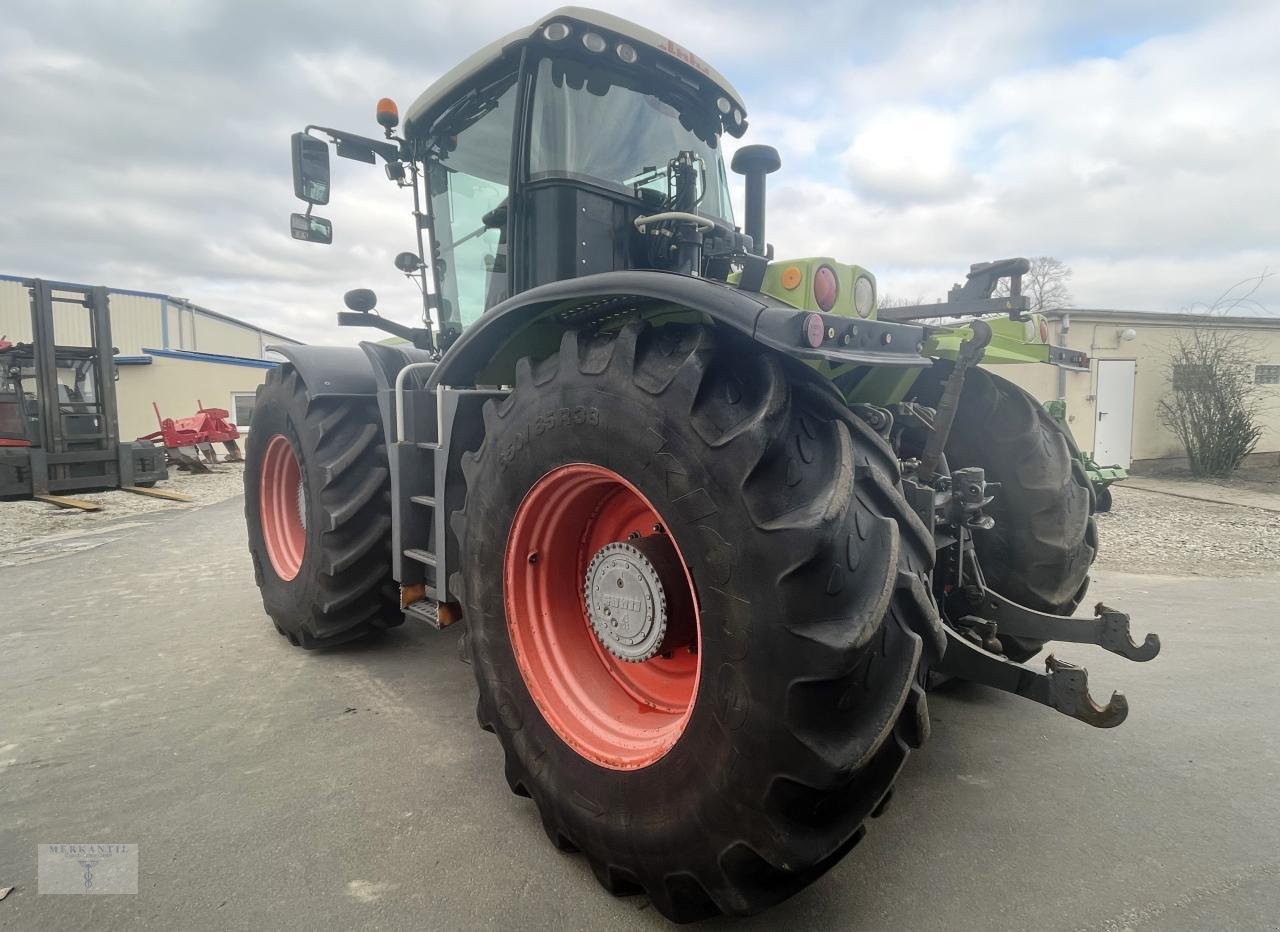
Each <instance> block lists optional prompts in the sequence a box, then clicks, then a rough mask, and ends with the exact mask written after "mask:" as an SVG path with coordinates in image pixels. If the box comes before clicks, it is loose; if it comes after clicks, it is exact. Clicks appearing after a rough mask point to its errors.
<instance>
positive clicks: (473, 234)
mask: <svg viewBox="0 0 1280 932" xmlns="http://www.w3.org/2000/svg"><path fill="white" fill-rule="evenodd" d="M379 121H380V122H381V123H382V125H383V126H384V127H385V128H386V136H387V139H389V140H390V141H391V142H390V143H384V142H382V141H380V140H369V139H364V138H363V137H357V136H353V135H352V134H350V133H345V132H342V131H338V130H331V129H326V128H323V127H308V135H309V134H310V132H311V131H312V130H315V131H317V133H318V134H321V135H327V136H329V138H330V139H332V140H333V141H334V142H335V143H336V145H337V152H338V154H339V155H340V156H346V157H351V158H357V159H359V160H362V161H370V162H372V161H375V156H380V157H381V158H383V160H384V161H386V163H387V172H388V175H389V176H390V177H391V178H392V179H393V180H396V181H398V182H399V183H400V184H402V185H403V186H406V187H409V186H411V187H413V188H414V192H415V196H416V197H420V198H421V200H420V201H419V203H418V207H417V209H416V210H415V213H416V215H417V216H418V219H419V227H420V237H419V239H420V243H421V246H422V249H421V250H420V254H419V255H420V258H421V262H420V263H419V262H413V261H412V260H413V258H414V257H413V255H412V254H409V255H408V256H403V255H402V257H401V259H398V260H397V265H398V266H399V267H400V268H401V269H402V270H404V271H406V272H407V273H408V274H410V275H420V276H421V284H422V285H423V289H424V297H425V300H426V304H427V308H426V310H427V312H428V315H429V314H430V311H431V310H434V311H435V318H436V328H435V329H436V331H437V333H438V335H439V338H440V340H441V342H443V343H444V345H446V346H447V345H448V344H449V343H451V342H452V341H453V339H454V338H456V336H457V335H458V334H460V333H461V332H462V330H463V329H464V328H466V327H468V326H469V325H471V324H472V323H474V322H475V321H476V320H477V319H479V317H480V316H481V315H482V314H483V313H484V312H485V311H486V310H488V309H489V308H492V307H493V306H495V305H496V304H498V303H500V302H501V301H503V300H505V299H507V298H509V297H511V296H512V295H515V294H518V293H520V292H523V291H526V290H528V289H530V288H533V287H535V286H538V285H542V284H546V283H548V282H556V281H563V280H565V279H571V278H577V277H581V276H584V275H591V274H595V273H599V272H611V271H619V270H629V269H656V270H667V271H673V272H679V273H683V274H686V275H692V276H707V277H711V278H715V279H719V280H722V281H723V280H725V279H726V278H728V277H729V276H730V275H731V274H732V273H733V272H734V271H735V270H741V269H742V267H743V266H744V265H750V266H752V267H762V266H763V261H764V260H763V259H762V258H761V257H760V256H758V255H756V254H757V253H763V251H764V249H763V243H754V242H753V240H752V237H751V236H749V235H745V234H744V233H743V232H741V231H740V230H739V229H738V228H737V227H736V226H735V223H734V217H733V209H732V206H731V204H730V201H729V193H728V179H727V173H726V169H725V160H724V157H723V145H722V137H723V135H724V134H725V133H728V134H729V135H732V136H741V135H742V133H743V132H744V131H745V130H746V126H747V122H746V116H745V112H744V106H743V103H742V100H741V98H740V97H739V95H738V94H737V92H736V91H734V90H733V88H732V87H731V86H730V85H729V83H728V81H726V80H725V79H724V78H723V77H721V76H720V75H719V74H718V73H717V72H715V71H714V69H712V68H711V67H710V66H709V65H707V64H706V63H705V62H703V61H702V60H701V59H699V58H698V57H697V56H695V55H693V54H692V53H690V52H688V51H686V50H684V49H682V48H680V47H679V46H677V45H675V44H674V43H673V42H671V41H670V40H668V39H665V38H663V37H661V36H659V35H657V34H656V33H653V32H650V31H649V30H647V29H644V28H642V27H639V26H636V25H634V24H632V23H628V22H626V21H624V20H620V19H617V18H616V17H612V16H609V15H607V14H604V13H599V12H596V11H592V10H584V9H578V8H572V7H566V8H564V9H561V10H558V11H556V12H554V13H552V14H551V15H549V16H547V17H546V18H544V19H543V20H541V21H539V22H538V23H536V24H534V25H533V26H532V27H529V28H527V29H523V30H520V31H518V32H516V33H513V34H511V35H509V36H507V37H505V38H504V39H501V40H499V41H497V42H495V43H493V44H491V45H490V46H488V47H486V48H484V49H482V50H481V51H479V52H478V53H476V54H475V55H473V56H472V57H471V58H469V59H467V60H466V61H464V62H463V63H462V64H460V65H459V66H458V67H456V68H454V69H453V70H452V71H450V72H448V73H447V74H445V75H444V76H443V77H442V78H440V79H439V80H438V81H436V82H435V83H434V84H433V85H432V86H431V87H429V88H428V89H427V90H426V91H425V92H424V93H423V94H422V95H421V96H420V97H419V98H418V99H417V100H416V101H415V102H414V103H413V104H412V106H411V107H410V108H409V109H408V111H407V113H406V119H405V123H404V127H403V135H402V136H396V135H395V134H394V132H393V130H394V129H395V128H396V127H397V126H398V125H399V121H398V114H397V112H396V111H395V110H394V105H393V104H391V103H390V101H384V102H383V105H382V107H381V108H380V110H379ZM298 135H299V136H301V135H304V134H298ZM317 142H319V140H318V139H316V138H314V137H311V138H308V139H306V140H302V141H299V140H298V139H297V137H295V146H294V151H295V160H294V168H295V182H296V184H295V189H296V191H297V192H298V193H299V195H300V196H302V197H303V199H304V200H307V201H308V203H311V204H319V203H325V202H327V198H328V164H327V148H324V147H323V144H321V147H322V148H321V150H320V151H319V152H316V150H315V149H314V146H313V145H312V144H314V143H317ZM308 147H309V148H310V149H311V151H312V152H315V153H316V156H317V158H313V159H312V160H311V163H310V164H308V162H307V161H306V159H305V158H303V152H304V150H305V149H306V148H308ZM320 152H323V164H322V165H320V164H319V158H318V156H319V154H320ZM317 167H319V168H321V169H322V173H319V172H316V171H314V169H316V168H317ZM762 175H763V172H761V177H762ZM317 179H319V183H317ZM420 187H421V193H420V194H419V188H420ZM308 190H311V191H322V192H323V196H322V199H312V198H310V197H307V196H304V195H305V193H306V192H307V191H308ZM759 191H760V196H761V197H762V196H763V187H762V185H761V186H759ZM753 206H754V205H753ZM315 219H318V218H311V217H310V208H308V214H307V215H305V216H300V215H295V224H294V229H295V236H297V237H298V238H300V239H319V240H320V241H326V240H327V238H329V237H330V236H331V227H329V225H328V222H327V221H324V220H320V223H321V224H322V229H323V231H324V232H323V234H322V235H320V236H314V237H313V236H311V235H308V234H307V230H306V229H305V227H306V224H307V223H310V222H311V221H312V220H315ZM761 226H762V224H761ZM422 231H425V233H426V236H425V237H424V236H422V235H421V233H422ZM401 260H406V261H404V262H403V264H402V261H401ZM428 273H430V276H431V278H432V280H433V281H434V286H435V287H434V289H433V292H429V291H428V289H427V275H428ZM345 322H348V323H355V322H357V321H353V320H350V319H348V320H346V321H345ZM384 329H389V328H384ZM415 342H417V341H416V340H415Z"/></svg>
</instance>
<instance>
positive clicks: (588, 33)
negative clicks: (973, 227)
mask: <svg viewBox="0 0 1280 932" xmlns="http://www.w3.org/2000/svg"><path fill="white" fill-rule="evenodd" d="M377 119H378V122H379V124H380V125H381V126H382V127H383V130H384V132H383V133H382V136H381V138H375V137H365V136H360V135H357V134H354V133H349V132H345V131H341V130H336V129H330V128H326V127H319V126H309V127H307V128H306V130H305V131H304V132H302V133H298V134H296V135H295V136H294V138H293V154H294V181H295V193H296V194H297V195H298V196H299V197H300V198H302V199H303V200H304V201H305V202H306V203H307V205H308V206H307V208H306V212H305V213H302V214H295V215H294V217H293V218H292V231H293V235H294V236H295V237H296V238H298V239H300V240H306V241H317V242H329V241H331V240H332V236H333V230H332V225H331V224H330V223H329V221H327V220H325V219H323V218H321V217H318V216H314V215H313V214H312V208H313V207H314V206H317V205H322V204H324V203H326V202H327V201H328V198H329V189H330V173H329V149H328V146H329V144H330V143H332V144H334V145H335V146H336V151H337V154H338V155H339V156H344V157H349V158H353V159H355V160H357V161H364V162H368V163H374V164H376V163H378V162H381V163H383V165H384V166H385V169H386V173H387V176H388V177H389V179H390V180H391V181H392V182H394V183H395V184H397V185H399V186H401V187H404V188H406V189H409V191H411V193H412V197H413V216H414V220H415V228H416V231H417V238H418V250H417V251H416V252H406V253H402V254H401V255H399V256H398V257H397V258H396V266H397V267H398V268H399V269H400V270H401V271H403V272H404V273H405V274H406V275H407V276H410V277H412V278H414V279H415V280H416V281H417V284H418V285H420V286H421V289H422V295H423V321H422V325H421V326H416V327H410V326H405V325H402V324H399V323H396V322H394V321H391V320H388V319H386V318H383V317H381V316H379V315H378V314H377V312H376V310H375V308H376V298H375V296H374V294H373V293H372V292H371V291H368V290H365V289H357V290H355V291H351V292H349V293H348V294H347V295H346V299H345V300H346V305H347V308H348V310H347V311H345V312H342V313H339V315H338V322H339V324H341V325H346V326H359V327H373V328H379V329H381V330H383V331H386V332H389V333H391V334H394V335H396V336H399V337H401V338H402V342H400V343H399V344H397V345H387V344H385V343H377V342H365V343H361V344H360V346H359V348H358V349H357V348H351V349H342V348H330V347H303V346H282V347H277V348H276V349H277V350H278V352H280V353H281V354H283V356H284V357H285V359H286V360H287V362H285V363H284V364H283V365H281V366H280V367H279V369H278V371H275V372H273V373H272V374H271V376H270V377H269V378H268V380H267V383H266V384H265V385H264V386H263V387H262V388H261V390H260V393H259V396H258V402H257V405H256V408H255V415H254V420H253V426H252V431H251V432H250V435H249V441H248V450H247V458H248V465H247V471H246V478H245V514H246V518H247V521H248V528H249V544H250V550H251V553H252V556H253V563H254V568H255V572H256V575H257V582H258V586H259V587H260V589H261V591H262V598H263V602H264V605H265V607H266V611H267V613H268V614H269V615H270V616H271V618H272V620H273V621H274V623H275V625H276V627H277V629H278V630H279V632H280V633H281V634H282V635H283V636H284V637H286V638H288V640H289V641H290V642H292V643H293V644H296V645H298V646H300V647H304V648H323V647H327V646H330V645H334V644H340V643H343V642H345V641H349V640H351V639H353V638H358V637H363V636H366V635H373V634H377V633H378V632H381V631H382V630H383V629H386V628H391V627H393V626H395V625H399V624H401V623H402V622H404V621H405V620H406V619H407V620H409V621H410V622H411V623H426V624H428V625H431V626H433V627H438V628H444V627H447V626H450V625H455V624H456V625H457V626H458V627H459V629H460V630H461V631H462V635H461V644H460V649H461V652H462V654H463V657H464V659H466V660H467V661H468V662H469V663H470V664H471V666H472V669H473V671H474V672H475V677H476V683H477V686H478V689H479V701H478V708H477V713H478V717H479V721H480V725H481V727H482V728H484V729H485V730H486V731H490V732H492V733H493V734H494V735H495V736H496V737H497V738H498V740H499V741H500V742H501V744H502V748H503V751H504V752H505V757H506V778H507V781H508V783H509V784H510V787H511V789H512V790H513V791H514V792H516V793H517V794H520V795H522V796H526V797H529V798H531V799H532V800H533V803H534V804H535V805H536V806H537V808H538V811H539V813H540V814H541V818H542V822H543V824H544V826H545V828H546V832H547V835H548V836H549V837H550V839H551V842H552V843H553V844H554V845H555V846H556V847H558V848H560V849H564V850H578V851H581V852H582V853H583V854H584V855H585V857H586V858H587V860H588V861H589V862H590V865H591V867H592V869H593V870H594V872H595V874H596V876H597V877H598V878H599V880H600V882H601V883H602V884H603V885H604V886H605V887H606V888H607V889H608V890H609V891H610V892H612V893H615V894H629V893H644V894H646V895H648V897H649V898H650V899H651V900H652V902H653V903H654V905H655V906H656V907H657V908H658V909H659V910H660V911H661V912H662V913H663V915H665V916H667V917H669V918H670V919H672V920H676V921H687V920H693V919H698V918H701V917H706V916H710V915H714V914H717V913H727V914H734V915H743V914H750V913H755V912H757V911H759V910H761V909H764V908H766V907H768V906H770V905H771V904H774V903H777V902H779V901H781V900H783V899H785V898H786V897H788V896H790V895H792V894H793V893H795V892H796V891H798V890H800V889H802V888H803V887H804V886H806V885H807V884H809V883H811V882H813V881H814V880H815V879H816V878H818V877H819V876H820V875H821V874H822V873H823V872H824V871H826V870H827V869H828V868H830V867H831V866H832V865H833V864H835V863H836V862H837V861H838V860H839V859H840V858H842V857H843V856H844V855H845V854H846V853H848V852H849V850H850V849H851V848H853V846H854V845H855V844H857V842H858V841H859V840H860V839H861V838H862V837H863V834H864V832H865V828H864V825H865V823H866V822H867V820H868V819H869V818H870V817H872V816H875V815H877V814H878V813H879V812H880V811H881V810H883V808H884V807H885V805H886V804H887V803H888V800H889V797H890V794H891V792H892V787H893V782H894V779H895V777H896V775H897V773H898V772H899V770H900V768H901V767H902V765H903V763H904V761H905V760H906V757H907V755H908V753H909V752H910V750H911V749H913V748H916V747H919V746H920V744H921V742H922V741H924V740H925V738H926V737H927V735H928V733H929V714H928V709H927V695H926V684H927V683H930V682H933V681H935V680H936V679H939V678H946V677H950V678H964V679H969V680H973V681H977V682H980V683H985V684H989V685H991V686H993V687H995V688H998V689H1003V690H1007V691H1009V692H1012V693H1015V694H1017V695H1020V696H1024V697H1026V698H1028V699H1030V700H1032V701H1034V702H1037V703H1040V704H1042V705H1046V706H1050V707H1052V708H1054V709H1057V710H1058V711H1059V712H1062V713H1064V714H1066V715H1068V716H1071V717H1074V718H1076V719H1079V720H1081V721H1083V722H1086V723H1088V724H1091V725H1095V726H1099V727H1109V726H1113V725H1117V724H1119V723H1120V722H1121V721H1122V720H1123V719H1124V717H1125V715H1126V712H1127V706H1126V704H1125V700H1124V698H1123V697H1122V696H1120V695H1118V694H1117V695H1113V696H1112V698H1111V699H1110V701H1109V702H1107V703H1106V704H1105V705H1099V704H1097V703H1095V702H1094V701H1093V700H1092V699H1091V698H1090V696H1089V691H1088V686H1087V681H1086V672H1085V671H1084V670H1083V669H1081V668H1079V667H1076V666H1073V665H1071V664H1068V663H1065V662H1062V661H1058V660H1056V659H1054V658H1053V657H1050V658H1049V659H1048V661H1047V663H1046V664H1045V666H1044V668H1043V669H1035V668H1032V667H1029V666H1026V665H1024V664H1023V661H1027V660H1029V659H1031V658H1032V657H1033V656H1034V655H1035V654H1036V653H1037V652H1038V651H1039V650H1040V648H1041V647H1042V645H1043V644H1044V643H1045V642H1046V641H1050V640H1058V641H1071V642H1078V643H1085V644H1096V645H1099V646H1101V647H1103V648H1104V649H1106V650H1109V651H1112V652H1114V653H1117V654H1120V655H1121V656H1124V657H1128V658H1130V659H1133V660H1149V659H1151V657H1153V656H1154V655H1155V653H1156V651H1157V650H1158V649H1159V642H1158V641H1157V640H1156V639H1155V638H1154V637H1153V636H1148V637H1147V639H1146V641H1145V642H1144V643H1142V644H1136V643H1134V641H1133V640H1132V639H1131V638H1130V635H1129V630H1128V618H1127V617H1126V616H1125V615H1124V614H1122V613H1120V612H1117V611H1114V610H1112V609H1109V608H1106V607H1105V606H1101V605H1099V606H1098V607H1097V610H1096V611H1095V612H1094V613H1093V615H1092V617H1089V618H1079V619H1073V618H1071V617H1069V616H1071V614H1072V613H1073V611H1074V610H1075V609H1076V608H1077V606H1078V605H1079V604H1080V603H1081V601H1082V599H1083V598H1084V595H1085V590H1086V588H1087V586H1088V582H1089V580H1088V572H1089V567H1090V564H1091V563H1092V561H1093V559H1094V555H1095V552H1096V549H1097V540H1096V529H1095V525H1094V520H1093V517H1092V512H1093V509H1094V496H1093V493H1092V490H1091V488H1090V485H1089V482H1088V480H1087V478H1086V476H1085V474H1084V471H1083V468H1082V465H1081V463H1080V462H1079V460H1077V459H1076V458H1075V457H1074V456H1073V454H1072V444H1071V442H1070V441H1069V438H1068V436H1067V435H1066V434H1065V433H1064V431H1063V430H1062V429H1061V428H1060V427H1059V425H1058V424H1056V423H1055V422H1054V421H1053V419H1052V418H1050V417H1049V416H1048V415H1047V414H1046V412H1045V411H1044V409H1043V408H1042V407H1041V406H1040V405H1039V404H1038V403H1036V401H1035V400H1034V399H1033V398H1031V397H1030V396H1029V395H1027V394H1026V393H1025V392H1023V391H1022V390H1021V389H1019V388H1017V387H1015V386H1014V385H1013V384H1011V383H1010V382H1008V381H1006V380H1004V379H1002V378H1000V377H999V376H996V375H993V374H991V373H989V372H988V371H986V370H985V369H980V368H976V367H975V366H976V364H977V363H978V362H980V361H981V362H984V363H988V364H990V363H999V362H1010V363H1013V362H1032V361H1038V362H1044V363H1047V364H1078V363H1079V362H1080V360H1079V359H1077V358H1076V357H1075V356H1074V355H1073V354H1072V353H1070V352H1069V351H1067V350H1063V349H1060V348H1057V347H1054V346H1051V345H1049V344H1048V342H1047V340H1046V338H1045V328H1043V326H1042V323H1043V322H1042V320H1040V319H1039V318H1037V317H1035V316H1034V315H1029V314H1028V313H1027V302H1026V299H1025V298H1024V297H1023V296H1021V295H1020V287H1019V286H1020V283H1021V276H1022V274H1023V273H1024V272H1025V271H1026V269H1027V263H1026V262H1025V260H1022V259H1014V260H1003V261H999V262H994V263H990V262H988V263H981V264H978V265H975V266H973V267H972V268H971V269H970V271H969V274H968V277H967V280H966V282H965V283H964V284H963V285H958V286H956V288H954V289H952V292H951V294H950V295H949V297H948V301H947V302H946V303H945V304H942V305H928V306H922V307H915V308H895V309H893V311H892V312H891V313H890V312H880V313H877V307H876V280H875V277H874V275H873V274H872V273H871V272H870V271H868V270H867V269H864V268H862V267H860V266H857V265H850V264H847V263H842V262H838V261H836V260H834V259H831V258H826V257H818V258H803V259H788V260H779V259H776V258H775V257H774V255H773V249H772V247H771V246H769V245H768V244H767V241H766V239H765V178H766V175H768V174H769V173H771V172H773V171H776V170H777V169H778V168H779V165H780V160H779V157H778V154H777V152H776V151H775V150H773V149H772V148H769V147H767V146H758V145H753V146H746V147H744V148H740V149H738V150H737V152H736V154H735V155H734V157H733V159H732V169H733V170H734V171H736V172H739V173H741V174H743V175H745V178H746V181H745V189H746V209H745V219H744V222H743V223H742V224H741V225H739V224H737V223H736V222H735V220H734V217H733V211H732V208H731V206H730V200H729V196H728V180H727V175H726V171H725V168H726V166H725V160H724V158H723V149H724V142H725V136H726V134H727V135H728V136H730V137H735V138H736V137H740V136H742V134H743V133H744V131H745V130H746V127H747V118H746V108H745V106H744V104H743V102H742V100H741V99H740V97H739V96H738V94H737V93H736V92H735V91H734V90H733V88H732V87H731V86H730V85H729V82H728V81H727V80H726V79H725V78H724V77H722V76H721V75H720V74H719V73H718V72H716V71H715V70H714V69H713V68H712V67H711V66H710V65H708V64H707V63H706V62H704V61H702V60H701V59H700V58H698V57H697V56H696V55H694V54H692V53H691V52H688V51H686V50H685V49H683V48H681V47H680V46H678V45H676V44H675V43H674V42H672V41H671V40H669V39H667V38H664V37H662V36H659V35H657V34H655V33H653V32H650V31H649V30H647V29H644V28H642V27H639V26H636V25H634V24H632V23H628V22H625V21H623V20H620V19H617V18H615V17H613V16H609V15H605V14H602V13H598V12H594V11H590V10H585V9H578V8H565V9H561V10H557V11H555V12H554V13H552V14H550V15H549V16H546V17H544V18H542V19H540V20H539V21H537V22H536V23H534V24H533V25H531V26H529V27H527V28H525V29H521V30H519V31H517V32H514V33H512V34H511V35H509V36H507V37H505V38H503V39H501V40H499V41H497V42H495V43H493V44H492V45H490V46H488V47H486V48H485V49H483V50H481V51H480V52H478V53H477V54H475V55H473V56H472V57H471V58H468V59H467V60H466V61H464V62H463V63H462V64H460V65H459V66H457V67H456V68H454V69H453V70H452V71H450V72H448V73H447V74H445V75H444V77H442V78H441V79H440V80H438V81H437V82H436V83H435V84H433V85H432V86H431V87H429V88H428V89H427V90H426V92H425V93H423V94H422V95H421V96H420V97H419V98H418V100H417V101H416V102H415V103H414V104H413V105H412V106H411V107H410V108H409V110H408V112H407V114H406V115H405V120H404V122H403V125H402V124H401V121H400V117H399V113H398V111H397V109H396V107H395V105H394V104H393V103H392V102H391V101H389V100H386V99H384V100H383V101H381V102H380V103H379V105H378V108H377ZM1002 279H1003V280H1007V281H1008V283H1009V285H1010V287H1009V288H1008V289H1007V290H1008V291H1009V293H1010V295H1011V296H1010V297H1000V298H996V297H993V294H994V293H995V291H996V288H997V285H999V284H1000V282H1001V280H1002ZM993 312H1000V313H1001V314H1003V315H1005V316H1004V317H1003V318H1001V319H996V320H985V319H979V318H981V317H984V316H989V315H991V314H992V313H993ZM939 314H945V315H948V316H950V317H951V318H953V319H960V320H962V321H963V320H965V319H967V318H969V317H972V318H973V320H972V321H971V322H968V323H960V324H956V325H952V326H934V325H932V324H930V323H928V322H927V321H928V320H929V319H933V318H936V317H937V316H938V315H939Z"/></svg>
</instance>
